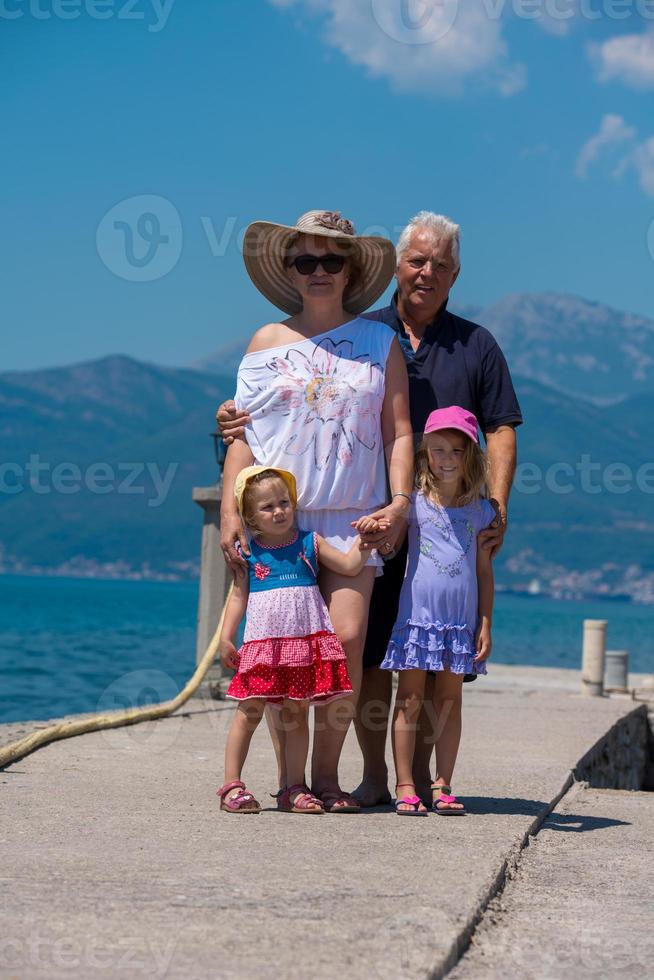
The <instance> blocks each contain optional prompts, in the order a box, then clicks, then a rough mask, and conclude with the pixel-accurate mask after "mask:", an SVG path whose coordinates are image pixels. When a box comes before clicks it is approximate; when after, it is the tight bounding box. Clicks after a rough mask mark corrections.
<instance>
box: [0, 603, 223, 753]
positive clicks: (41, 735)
mask: <svg viewBox="0 0 654 980" xmlns="http://www.w3.org/2000/svg"><path fill="white" fill-rule="evenodd" d="M231 591H232V586H230V588H229V592H228V593H227V598H226V599H225V604H224V605H223V609H222V612H221V614H220V620H219V622H218V626H217V627H216V632H215V633H214V635H213V639H212V640H211V643H210V644H209V646H208V647H207V650H206V652H205V654H204V656H203V657H202V660H201V661H200V663H199V664H198V665H197V667H196V668H195V673H194V674H193V676H192V677H191V679H190V680H189V681H188V683H187V684H186V686H185V687H184V688H182V690H181V691H180V692H179V694H178V695H177V696H176V697H174V698H172V700H170V701H162V702H161V704H148V705H145V707H143V708H132V709H129V710H128V711H121V712H117V713H116V714H110V715H93V717H92V718H84V719H83V720H82V721H68V722H62V723H60V724H58V725H50V726H49V727H48V728H43V729H41V730H40V731H38V732H32V734H31V735H26V736H25V737H24V738H21V739H19V740H18V741H17V742H10V743H9V745H4V746H3V747H2V748H0V769H2V768H4V767H5V766H7V765H9V764H10V763H11V762H17V761H18V760H19V759H23V758H24V757H25V756H26V755H29V754H30V752H34V751H35V750H36V749H40V748H41V746H43V745H47V744H48V743H49V742H56V741H57V740H58V739H60V738H71V737H72V736H73V735H85V734H86V733H87V732H101V731H104V730H105V729H107V728H121V727H122V726H123V725H138V724H139V722H141V721H152V720H154V719H156V718H165V717H166V716H167V715H171V714H172V713H173V712H174V711H177V709H178V708H180V707H181V706H182V705H183V704H184V703H185V702H186V701H188V699H189V698H190V697H191V695H192V694H194V693H195V692H196V691H197V689H198V687H199V686H200V684H201V683H202V681H203V679H204V676H205V674H206V673H207V671H208V670H209V667H211V664H212V663H213V662H214V660H215V657H216V653H217V652H218V641H219V639H220V633H221V630H222V628H223V620H224V618H225V608H226V606H227V599H229V596H230V594H231Z"/></svg>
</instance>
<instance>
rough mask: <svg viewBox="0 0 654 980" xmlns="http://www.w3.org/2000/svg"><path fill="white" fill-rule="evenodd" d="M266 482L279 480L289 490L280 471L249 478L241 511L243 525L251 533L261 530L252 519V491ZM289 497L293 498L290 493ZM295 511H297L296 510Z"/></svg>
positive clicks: (264, 471)
mask: <svg viewBox="0 0 654 980" xmlns="http://www.w3.org/2000/svg"><path fill="white" fill-rule="evenodd" d="M264 480H279V481H280V483H283V484H284V486H285V487H286V489H287V490H288V484H287V483H286V481H285V480H284V478H283V476H282V475H281V474H280V472H279V470H273V469H270V470H263V471H262V472H261V473H257V474H256V475H255V476H251V477H249V478H248V481H247V483H246V484H245V487H244V488H243V505H242V510H241V516H242V518H243V523H244V524H245V526H246V527H247V528H249V529H250V530H251V531H258V530H259V528H258V527H257V525H256V524H255V523H254V521H253V519H252V511H251V506H252V501H251V499H250V498H251V496H252V490H253V489H254V487H256V486H258V485H259V484H260V483H263V482H264ZM289 496H291V494H290V493H289ZM291 503H292V501H291ZM293 509H294V510H295V508H293Z"/></svg>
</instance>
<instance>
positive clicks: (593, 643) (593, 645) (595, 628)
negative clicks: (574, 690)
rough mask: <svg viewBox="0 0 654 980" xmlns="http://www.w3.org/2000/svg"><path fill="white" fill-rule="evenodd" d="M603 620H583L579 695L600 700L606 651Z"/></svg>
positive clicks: (605, 624) (605, 625) (604, 621)
mask: <svg viewBox="0 0 654 980" xmlns="http://www.w3.org/2000/svg"><path fill="white" fill-rule="evenodd" d="M606 627H607V621H606V620H605V619H585V620H584V643H583V651H582V663H581V693H582V694H584V695H585V696H586V697H596V698H598V697H599V698H601V697H602V694H603V693H604V655H605V651H606Z"/></svg>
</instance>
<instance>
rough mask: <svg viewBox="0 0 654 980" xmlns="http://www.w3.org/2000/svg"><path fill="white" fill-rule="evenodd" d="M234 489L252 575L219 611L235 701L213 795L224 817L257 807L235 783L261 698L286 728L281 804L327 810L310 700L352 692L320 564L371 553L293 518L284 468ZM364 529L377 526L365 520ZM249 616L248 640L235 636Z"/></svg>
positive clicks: (357, 561)
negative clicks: (332, 540)
mask: <svg viewBox="0 0 654 980" xmlns="http://www.w3.org/2000/svg"><path fill="white" fill-rule="evenodd" d="M234 493H235V496H236V499H237V503H238V506H239V511H240V512H241V516H242V517H243V521H244V523H245V525H246V527H247V528H248V529H249V531H250V533H251V535H252V537H251V542H250V554H249V555H244V556H243V557H244V558H245V560H246V561H247V565H248V574H247V576H241V577H240V578H238V579H237V580H236V581H235V583H234V586H233V589H232V593H231V596H230V598H229V601H228V603H227V608H226V610H225V618H224V622H223V629H222V633H221V637H220V645H219V650H220V656H221V660H222V662H223V664H224V665H225V666H226V667H228V668H230V669H232V670H237V673H236V674H235V676H234V678H233V680H232V682H231V684H230V686H229V690H228V691H227V697H228V698H233V699H235V700H237V701H238V702H239V704H238V707H237V709H236V714H235V716H234V720H233V722H232V725H231V728H230V731H229V735H228V737H227V745H226V748H225V784H224V785H223V786H221V787H220V789H219V790H218V791H217V795H218V796H219V797H220V800H221V804H220V805H221V809H222V810H225V811H227V812H228V813H258V812H259V811H260V809H261V807H260V805H259V803H258V802H257V801H256V800H255V798H254V797H253V795H252V794H251V793H250V792H248V790H247V789H246V787H245V784H244V783H243V782H242V781H241V772H242V769H243V765H244V763H245V759H246V757H247V753H248V749H249V747H250V741H251V739H252V735H253V733H254V731H255V729H256V728H257V726H258V724H259V722H260V721H261V718H262V715H263V711H264V707H265V705H266V702H271V703H273V704H276V705H279V707H280V709H281V712H282V721H283V723H284V726H285V728H286V760H285V761H286V773H287V783H288V786H287V787H286V788H285V789H283V790H282V791H281V792H280V794H279V796H278V807H279V809H281V810H287V811H289V812H292V813H324V812H325V811H324V809H323V805H322V803H321V801H320V800H319V799H318V798H317V797H316V796H314V795H313V794H312V793H310V792H309V790H308V789H307V787H306V784H305V766H306V761H307V754H308V751H309V724H308V715H309V705H310V704H316V703H322V704H324V703H326V702H328V701H331V700H332V699H334V698H339V697H344V696H346V695H348V694H351V693H352V685H351V683H350V678H349V676H348V672H347V663H346V658H345V651H344V650H343V647H342V645H341V643H340V641H339V640H338V638H337V636H336V635H335V633H334V628H333V626H332V623H331V620H330V618H329V613H328V612H327V607H326V605H325V602H324V600H323V598H322V595H321V594H320V590H319V588H318V583H317V578H318V568H319V564H320V563H322V564H323V565H325V566H326V567H327V568H329V569H331V570H332V571H334V572H338V573H340V574H341V575H357V574H358V573H359V572H360V570H361V569H362V568H363V566H364V565H365V563H366V561H367V560H368V558H369V556H370V553H369V552H368V551H361V550H360V549H359V541H360V539H357V540H356V541H355V543H354V544H353V546H352V547H351V549H350V550H349V551H348V552H347V554H344V553H343V552H341V551H338V549H336V548H334V547H333V546H332V545H330V544H328V543H327V541H325V539H324V538H322V537H321V536H320V535H319V534H316V533H315V532H312V531H304V530H300V529H299V528H298V527H297V526H296V522H295V507H296V503H297V490H296V485H295V478H294V477H293V475H292V474H291V473H289V472H287V471H286V470H280V469H276V468H272V467H263V466H248V467H246V468H245V469H244V470H241V472H240V473H239V475H238V477H237V479H236V483H235V486H234ZM364 520H365V521H366V526H365V528H364V529H365V530H366V531H368V530H374V529H375V528H373V527H372V526H371V525H373V524H374V525H376V527H379V525H378V523H377V522H375V521H373V520H372V519H371V518H366V519H364ZM244 615H246V627H245V636H244V643H243V646H242V647H241V648H240V650H238V651H237V650H236V647H235V646H234V640H235V638H236V633H237V630H238V626H239V623H240V622H241V620H242V618H243V616H244Z"/></svg>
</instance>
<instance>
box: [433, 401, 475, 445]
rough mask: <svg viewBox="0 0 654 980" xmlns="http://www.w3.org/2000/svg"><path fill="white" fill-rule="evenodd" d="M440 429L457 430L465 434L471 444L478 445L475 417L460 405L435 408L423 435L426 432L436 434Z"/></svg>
mask: <svg viewBox="0 0 654 980" xmlns="http://www.w3.org/2000/svg"><path fill="white" fill-rule="evenodd" d="M440 429H458V430H459V432H463V433H465V435H467V436H469V438H470V439H472V441H473V442H476V443H477V444H479V436H478V435H477V419H476V416H474V415H473V414H472V412H469V411H468V410H467V409H465V408H461V406H460V405H450V406H449V408H437V409H436V411H434V412H432V413H431V415H430V416H429V418H428V419H427V422H426V425H425V435H427V433H428V432H438V431H439V430H440Z"/></svg>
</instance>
